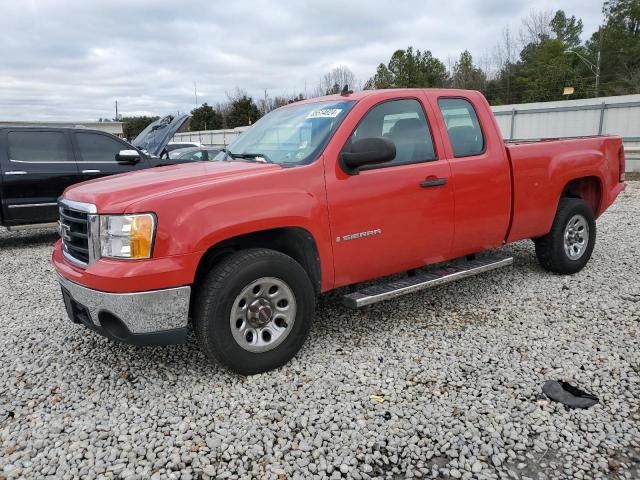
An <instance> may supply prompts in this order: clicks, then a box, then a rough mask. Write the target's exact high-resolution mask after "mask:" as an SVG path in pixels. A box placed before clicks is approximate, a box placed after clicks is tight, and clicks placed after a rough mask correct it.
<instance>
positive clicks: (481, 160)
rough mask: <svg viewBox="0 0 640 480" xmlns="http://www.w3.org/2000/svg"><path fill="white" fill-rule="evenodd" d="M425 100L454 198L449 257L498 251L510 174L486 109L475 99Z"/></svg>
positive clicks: (505, 218) (508, 200) (503, 231)
mask: <svg viewBox="0 0 640 480" xmlns="http://www.w3.org/2000/svg"><path fill="white" fill-rule="evenodd" d="M430 98H431V100H432V102H433V103H434V109H437V110H438V111H439V113H440V116H439V118H438V119H437V121H438V122H439V123H440V131H441V132H442V135H443V137H444V141H445V150H446V157H447V159H448V160H449V164H450V165H451V175H452V183H453V188H454V192H455V198H456V203H455V219H456V220H455V235H454V239H453V249H452V256H454V257H458V256H462V255H466V254H469V253H475V252H479V251H482V250H486V249H490V248H495V247H498V246H500V245H502V243H503V242H504V239H505V236H506V233H507V229H508V227H509V220H510V215H511V172H510V168H509V159H508V158H507V156H506V152H505V148H504V143H503V141H502V138H501V136H500V135H498V134H497V131H498V130H497V129H498V126H497V124H496V122H495V119H494V118H493V114H492V113H491V110H490V107H489V104H488V103H487V102H486V101H485V100H484V98H483V97H482V96H481V95H480V94H477V95H472V94H471V95H470V96H469V97H468V98H464V97H448V96H438V97H437V98H436V97H430Z"/></svg>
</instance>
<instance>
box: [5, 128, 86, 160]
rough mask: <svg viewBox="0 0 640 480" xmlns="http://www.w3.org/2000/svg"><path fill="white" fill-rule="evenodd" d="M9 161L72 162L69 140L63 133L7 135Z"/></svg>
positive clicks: (33, 131)
mask: <svg viewBox="0 0 640 480" xmlns="http://www.w3.org/2000/svg"><path fill="white" fill-rule="evenodd" d="M7 144H8V145H7V147H8V151H7V153H8V155H9V160H10V161H12V162H26V163H67V162H73V161H74V160H73V156H72V155H71V151H70V149H69V140H68V138H67V135H66V134H65V133H64V132H44V131H37V130H26V131H9V132H8V133H7Z"/></svg>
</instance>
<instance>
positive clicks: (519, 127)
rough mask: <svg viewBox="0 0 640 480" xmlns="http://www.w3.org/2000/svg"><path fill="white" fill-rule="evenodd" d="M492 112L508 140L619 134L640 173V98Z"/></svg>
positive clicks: (212, 137)
mask: <svg viewBox="0 0 640 480" xmlns="http://www.w3.org/2000/svg"><path fill="white" fill-rule="evenodd" d="M492 110H493V113H494V114H495V116H496V118H497V120H498V124H499V125H500V130H501V131H502V135H503V136H504V138H506V139H521V140H523V139H532V138H549V137H573V136H581V135H603V134H607V133H609V134H615V135H620V136H622V137H623V139H624V145H625V152H626V158H627V171H628V172H634V171H635V172H640V95H623V96H619V97H601V98H589V99H584V100H564V101H560V102H544V103H522V104H518V105H501V106H497V107H492ZM247 128H249V127H238V128H234V129H232V130H203V131H200V132H185V133H178V134H176V135H175V137H174V138H173V141H183V142H198V143H204V144H210V145H227V144H229V143H231V142H232V141H233V140H234V139H235V138H236V137H237V136H238V135H239V134H240V133H242V132H243V131H244V130H246V129H247Z"/></svg>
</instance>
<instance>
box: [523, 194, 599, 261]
mask: <svg viewBox="0 0 640 480" xmlns="http://www.w3.org/2000/svg"><path fill="white" fill-rule="evenodd" d="M595 243H596V222H595V219H594V216H593V212H592V211H591V208H590V207H589V205H588V204H587V203H586V202H584V201H583V200H581V199H579V198H568V197H563V198H562V199H561V200H560V204H559V205H558V211H557V212H556V216H555V218H554V220H553V225H552V226H551V231H550V232H549V233H548V234H547V235H545V236H544V237H541V238H538V239H536V240H535V246H536V256H537V257H538V261H539V262H540V265H542V268H544V269H545V270H548V271H550V272H555V273H563V274H572V273H576V272H579V271H580V270H582V268H583V267H584V266H585V265H586V264H587V262H588V261H589V259H590V258H591V253H592V252H593V247H594V246H595Z"/></svg>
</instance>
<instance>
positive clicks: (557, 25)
mask: <svg viewBox="0 0 640 480" xmlns="http://www.w3.org/2000/svg"><path fill="white" fill-rule="evenodd" d="M549 26H550V27H551V30H552V32H553V35H554V37H555V38H557V39H558V40H560V41H561V42H562V43H564V44H565V45H566V46H567V47H568V48H576V47H578V46H580V35H582V20H576V17H575V16H571V17H569V18H567V15H566V14H565V13H564V11H563V10H558V11H557V12H556V14H555V15H554V16H553V18H552V19H551V22H550V23H549Z"/></svg>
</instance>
